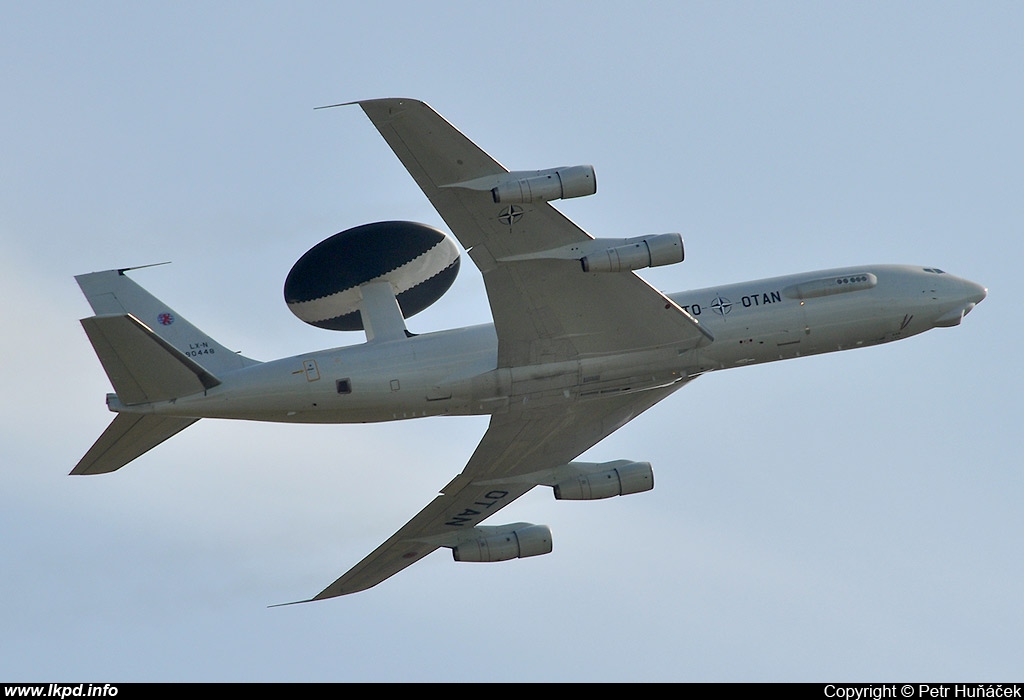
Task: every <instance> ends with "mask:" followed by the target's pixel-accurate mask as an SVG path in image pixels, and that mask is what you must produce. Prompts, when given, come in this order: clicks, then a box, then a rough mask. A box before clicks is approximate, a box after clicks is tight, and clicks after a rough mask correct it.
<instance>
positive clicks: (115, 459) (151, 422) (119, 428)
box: [71, 413, 199, 474]
mask: <svg viewBox="0 0 1024 700" xmlns="http://www.w3.org/2000/svg"><path fill="white" fill-rule="evenodd" d="M197 420H199V419H198V418H177V417H173V416H155V415H153V414H151V413H142V414H140V413H119V414H117V416H116V417H115V418H114V422H113V423H111V424H110V426H109V427H108V428H107V429H106V430H104V431H103V434H102V435H100V439H99V440H97V441H96V444H94V445H93V446H92V447H91V448H90V449H89V451H88V452H86V453H85V456H84V457H82V459H81V460H79V462H78V464H77V465H76V466H75V468H74V469H72V470H71V473H72V474H106V473H107V472H112V471H114V470H116V469H120V468H121V467H123V466H124V465H126V464H128V462H130V461H132V460H133V459H135V458H136V457H138V456H140V455H142V454H144V453H146V452H148V451H149V450H151V449H153V448H154V447H156V446H157V445H159V444H160V443H161V442H163V441H164V440H166V439H167V438H169V437H173V436H174V435H177V434H178V433H180V432H181V431H182V430H184V429H185V428H187V427H188V426H190V425H192V424H193V423H195V422H196V421H197Z"/></svg>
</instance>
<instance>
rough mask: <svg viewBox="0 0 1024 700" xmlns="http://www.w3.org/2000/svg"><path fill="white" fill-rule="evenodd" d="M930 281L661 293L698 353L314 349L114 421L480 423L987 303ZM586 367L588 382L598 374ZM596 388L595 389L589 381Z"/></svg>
mask: <svg viewBox="0 0 1024 700" xmlns="http://www.w3.org/2000/svg"><path fill="white" fill-rule="evenodd" d="M985 294H986V292H985V289H984V288H983V287H981V286H979V285H977V284H974V283H973V282H969V281H967V280H964V279H961V278H958V277H955V276H953V275H950V274H946V273H943V272H941V271H938V270H934V269H933V268H920V267H912V266H895V265H869V266H862V267H851V268H843V269H836V270H825V271H819V272H812V273H804V274H798V275H789V276H785V277H776V278H771V279H764V280H757V281H753V282H743V283H739V284H730V285H724V286H721V287H713V288H707V289H700V290H696V291H689V292H681V293H677V294H671V295H669V297H670V298H671V299H672V300H673V301H674V302H675V303H676V304H678V305H679V306H680V307H682V308H683V309H684V310H686V311H688V312H689V313H690V314H691V315H692V316H693V317H694V318H695V319H696V320H697V321H699V322H700V324H701V325H702V326H703V327H704V328H705V329H706V330H707V331H709V332H710V334H711V335H712V336H714V340H713V341H712V342H710V343H707V344H706V345H703V346H702V347H699V348H697V349H695V350H686V351H685V352H673V351H672V349H671V348H668V349H666V348H660V349H647V350H645V351H642V352H636V353H630V354H628V355H620V356H615V357H601V358H583V359H579V360H574V361H572V362H562V363H557V364H556V365H539V366H534V367H527V368H498V367H497V357H498V341H497V336H496V334H495V331H494V327H493V326H492V325H490V324H487V325H479V326H471V327H466V328H459V329H453V330H447V331H440V332H436V333H427V334H423V335H418V336H413V337H410V338H402V339H399V340H393V341H387V342H369V343H364V344H361V345H355V346H350V347H343V348H336V349H331V350H322V351H317V352H313V353H308V354H305V355H296V356H294V357H290V358H285V359H281V360H275V361H271V362H265V363H261V364H256V365H253V366H251V367H245V368H243V369H239V370H237V371H234V372H231V373H229V374H227V375H225V376H222V377H221V380H222V382H223V383H222V384H221V385H220V386H216V387H214V388H212V389H209V390H208V391H206V392H203V393H201V394H196V395H193V396H187V397H182V398H179V399H176V400H173V401H167V402H161V403H154V404H147V405H145V406H140V407H125V406H122V405H121V404H120V403H119V402H118V401H117V399H116V397H112V398H111V399H110V402H111V403H110V407H111V409H112V410H116V411H142V412H146V413H159V414H166V415H176V416H191V417H212V418H237V419H247V420H262V421H275V422H298V423H359V422H377V421H388V420H400V419H405V418H418V417H423V416H436V415H473V414H490V413H493V412H495V411H500V410H503V408H505V407H507V406H508V405H509V402H510V401H525V400H544V401H551V402H557V401H572V400H580V399H585V398H587V397H588V396H590V395H594V394H600V393H602V392H604V391H629V390H640V389H644V388H652V387H654V386H664V385H667V384H671V383H673V382H678V381H681V380H685V379H687V378H692V377H694V376H696V375H698V374H701V373H704V372H708V371H713V370H719V369H728V368H730V367H738V366H743V365H747V364H754V363H761V362H771V361H774V360H784V359H789V358H793V357H800V356H804V355H814V354H818V353H824V352H832V351H836V350H847V349H851V348H856V347H863V346H868V345H877V344H879V343H885V342H889V341H892V340H898V339H901V338H906V337H909V336H911V335H915V334H917V333H921V332H923V331H926V330H929V329H931V328H934V327H936V326H951V325H956V324H958V323H959V322H960V319H961V318H962V317H963V315H964V314H966V313H967V312H969V311H970V310H971V309H972V308H973V307H974V305H975V304H977V303H978V302H980V301H981V300H982V299H983V298H984V297H985ZM595 368H596V369H595ZM592 377H601V378H602V379H601V381H599V382H597V383H596V384H594V385H591V384H588V383H587V382H588V381H589V379H590V378H592Z"/></svg>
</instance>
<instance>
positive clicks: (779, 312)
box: [71, 99, 986, 602]
mask: <svg viewBox="0 0 1024 700" xmlns="http://www.w3.org/2000/svg"><path fill="white" fill-rule="evenodd" d="M351 104H358V105H359V106H360V107H361V108H362V109H363V111H364V112H365V113H366V115H367V116H368V117H369V118H370V121H371V122H372V123H373V125H374V126H375V127H376V128H377V130H378V131H379V132H380V134H381V135H382V136H383V137H384V139H385V140H386V141H387V143H388V145H389V146H391V148H392V150H394V152H395V154H396V155H397V156H398V158H399V159H400V160H401V161H402V164H403V165H404V166H405V167H406V169H407V170H408V171H409V173H410V174H411V175H412V177H413V179H415V181H416V183H417V184H418V185H419V186H420V188H421V189H422V190H423V192H424V194H426V196H427V197H428V198H429V199H430V202H431V203H432V204H433V205H434V207H435V208H436V209H437V211H438V213H439V214H440V215H441V218H443V219H444V221H445V222H446V223H447V225H448V226H449V227H450V228H451V231H452V233H454V235H455V237H456V238H457V239H458V241H459V243H461V244H462V247H463V248H464V249H465V250H466V251H467V252H468V253H469V257H470V258H471V259H472V261H473V263H474V264H475V265H476V266H477V268H479V270H480V272H481V273H482V275H483V280H484V284H485V287H486V290H487V297H488V300H489V302H490V306H491V312H492V315H493V320H494V323H493V325H480V326H473V327H468V328H457V329H452V330H444V331H440V332H435V333H425V334H422V335H413V334H411V333H409V332H408V331H407V330H406V325H405V320H404V319H405V318H406V317H408V316H410V315H412V314H413V313H416V312H417V311H420V310H422V309H423V308H425V307H426V306H427V305H429V304H430V303H432V302H434V301H436V299H437V298H438V297H439V296H440V295H441V294H443V293H444V291H445V290H446V289H447V288H448V287H449V286H450V284H451V283H452V281H453V279H454V277H455V274H456V273H457V271H458V267H459V249H458V247H457V246H456V244H455V243H454V241H452V239H451V238H450V237H449V236H448V235H446V234H445V233H443V232H441V231H439V230H437V229H435V228H432V227H429V226H425V225H422V224H415V223H411V222H380V223H374V224H368V225H365V226H359V227H357V228H355V229H350V230H348V231H344V232H342V233H340V234H337V235H335V236H332V237H331V238H329V239H327V240H325V241H323V242H322V243H320V244H319V245H317V246H315V247H314V248H313V249H312V250H310V251H309V252H308V253H306V254H305V255H304V256H303V257H302V258H301V259H300V260H299V261H298V262H297V263H296V264H295V266H294V267H293V268H292V270H291V272H290V273H289V275H288V279H287V281H286V283H285V298H286V301H287V303H288V305H289V307H290V308H291V309H292V311H294V312H295V314H296V315H298V316H299V317H300V318H301V319H303V320H304V321H306V322H308V323H312V324H313V325H316V326H320V327H323V328H330V329H339V330H363V331H365V334H366V342H365V343H363V344H359V345H354V346H349V347H342V348H337V349H332V350H321V351H315V352H310V353H307V354H303V355H296V356H295V357H289V358H285V359H281V360H275V361H272V362H258V361H255V360H252V359H249V358H247V357H244V356H242V355H240V354H236V353H234V352H231V351H230V350H228V349H227V348H226V347H225V346H223V345H221V344H220V343H218V342H216V341H215V340H213V339H212V338H211V337H209V336H207V335H205V334H204V333H202V332H201V331H199V330H198V329H197V328H195V327H194V326H192V325H191V324H190V323H189V322H188V321H186V320H185V319H184V318H183V317H182V316H180V315H179V314H178V313H177V312H176V311H174V310H172V309H171V308H170V307H168V306H167V305H166V304H164V303H163V302H162V301H160V300H158V299H156V298H155V297H153V296H152V295H150V294H149V293H148V292H146V291H145V290H144V289H142V287H140V286H139V285H138V284H136V283H135V282H134V281H132V280H131V279H129V278H128V277H127V276H126V275H125V272H126V270H110V271H107V272H96V273H92V274H86V275H81V276H79V277H77V278H76V279H77V280H78V283H79V285H80V286H81V288H82V291H83V292H84V293H85V296H86V297H87V299H88V301H89V303H90V304H91V306H92V308H93V310H94V311H95V314H96V315H95V316H92V317H90V318H86V319H83V320H82V325H83V327H84V328H85V331H86V333H87V335H88V337H89V340H90V341H91V342H92V344H93V347H94V348H95V350H96V354H97V355H98V356H99V359H100V362H101V363H102V364H103V367H104V369H105V370H106V372H107V375H108V376H109V378H110V380H111V383H112V384H113V387H114V390H115V392H116V393H114V394H108V395H107V406H108V408H109V409H110V410H111V411H113V412H115V413H116V414H117V415H116V417H115V418H114V421H113V423H112V424H111V425H110V427H109V428H108V429H107V430H106V431H105V432H104V433H103V435H102V436H101V437H100V438H99V440H98V441H97V442H96V443H95V444H94V445H93V447H92V448H91V449H90V450H89V451H88V453H87V454H86V455H85V456H84V457H83V458H82V460H81V461H80V462H79V463H78V465H77V466H76V467H75V468H74V470H73V471H72V472H71V473H72V474H97V473H103V472H110V471H114V470H115V469H120V468H121V467H122V466H124V465H125V464H127V463H128V462H130V461H132V460H133V459H135V458H136V457H138V456H140V455H141V454H143V453H145V452H146V451H147V450H149V449H151V448H153V447H154V446H156V445H158V444H159V443H161V442H162V441H164V440H166V439H167V438H169V437H171V436H172V435H175V434H176V433H178V432H180V431H181V430H183V429H184V428H187V427H188V426H189V425H191V424H192V423H194V422H196V421H197V420H199V419H200V418H235V419H244V420H260V421H279V422H291V423H360V422H368V421H390V420H401V419H406V418H418V417H422V416H441V415H449V416H451V415H488V416H490V424H489V425H488V428H487V431H486V432H485V433H484V436H483V438H482V439H481V441H480V444H479V446H478V447H477V449H476V451H475V452H474V453H473V456H472V457H471V458H470V460H469V463H468V464H467V465H466V467H465V469H463V471H462V472H461V473H460V474H458V475H457V476H456V477H455V478H454V479H452V480H451V482H449V483H448V484H447V485H446V486H445V487H444V488H443V489H441V492H440V494H439V495H438V496H437V497H436V498H434V499H433V500H432V501H431V502H430V503H429V504H427V506H426V507H425V508H424V509H423V510H422V511H420V512H419V513H418V514H417V515H416V516H415V517H413V519H412V520H410V521H409V522H408V523H407V524H406V525H405V526H403V527H402V528H401V529H400V530H399V531H398V532H396V533H395V534H394V535H393V536H392V537H391V538H390V539H388V540H387V541H386V542H384V544H382V545H381V546H380V547H378V548H377V549H376V550H374V551H373V552H371V553H370V554H369V555H368V556H367V557H366V558H365V559H363V560H362V561H361V562H359V563H358V564H356V565H355V566H354V567H352V568H351V569H350V570H349V571H348V572H347V573H345V574H344V575H342V576H341V577H340V578H339V579H338V580H336V581H335V582H334V583H332V584H331V585H329V586H327V588H325V589H324V590H323V591H321V592H320V593H318V594H317V595H316V596H314V597H313V598H311V599H310V600H321V599H324V598H331V597H334V596H339V595H344V594H347V593H355V592H357V591H362V590H365V589H367V588H370V587H371V586H374V585H376V584H378V583H380V582H381V581H383V580H385V579H386V578H388V577H390V576H392V575H394V574H396V573H398V572H399V571H401V570H402V569H404V568H405V567H407V566H409V565H410V564H413V563H414V562H416V561H418V560H420V559H422V558H423V557H425V556H427V555H428V554H430V553H431V552H433V551H434V550H436V549H438V548H439V547H447V548H450V549H451V550H452V551H453V554H454V558H455V559H456V560H457V561H478V562H492V561H502V560H506V559H513V558H517V557H527V556H533V555H538V554H546V553H548V552H550V551H551V532H550V531H549V530H548V528H547V527H546V526H543V525H533V524H529V523H513V524H509V525H500V526H485V525H481V522H482V521H483V520H485V519H487V518H489V517H491V516H493V515H494V514H495V513H497V512H498V511H499V510H501V509H502V508H504V507H505V506H507V505H508V504H510V503H512V502H513V501H514V500H515V499H516V498H518V497H520V496H522V495H523V494H524V493H526V492H527V491H529V490H531V489H532V488H534V487H535V486H541V485H543V486H549V487H552V488H553V489H554V495H555V498H558V499H577V500H579V499H582V500H588V499H599V498H607V497H611V496H618V495H626V494H632V493H638V492H642V491H646V490H648V489H651V488H652V487H653V485H654V482H653V479H654V476H653V471H652V469H651V465H650V464H649V463H647V462H643V461H634V460H627V459H623V460H617V461H612V462H606V463H601V464H595V463H583V462H576V461H574V460H575V459H576V458H577V457H578V456H579V455H581V454H582V453H583V452H585V451H586V450H587V449H589V448H590V447H591V446H593V445H595V444H596V443H598V442H600V441H601V440H602V439H604V438H605V437H606V436H608V435H609V434H611V433H612V432H614V431H615V430H617V429H618V428H620V427H622V426H623V425H625V424H626V423H627V422H629V421H630V420H632V419H633V418H635V417H636V416H638V415H639V414H640V413H642V412H643V411H645V410H646V409H648V408H650V407H651V406H653V405H654V404H656V403H657V402H659V401H661V400H662V399H664V398H665V397H667V396H668V395H669V394H671V393H673V392H674V391H676V390H678V389H680V388H682V387H683V386H684V385H685V384H686V383H687V382H689V381H691V380H692V379H694V378H696V377H698V376H700V375H702V374H704V373H706V372H711V371H714V370H720V369H727V368H730V367H740V366H743V365H748V364H752V363H760V362H771V361H774V360H782V359H787V358H794V357H800V356H804V355H813V354H817V353H824V352H832V351H835V350H846V349H849V348H857V347H864V346H869V345H876V344H879V343H885V342H889V341H892V340H898V339H901V338H906V337H909V336H911V335H915V334H917V333H921V332H923V331H926V330H929V329H931V328H935V327H937V326H943V327H944V326H955V325H958V324H959V323H960V321H961V319H962V318H963V317H964V315H966V314H967V313H968V312H969V311H970V310H971V309H973V308H974V306H975V304H977V303H979V302H980V301H981V300H982V299H984V298H985V295H986V290H985V289H984V288H983V287H981V286H979V285H977V284H975V283H973V282H969V281H967V280H964V279H960V278H958V277H954V276H953V275H950V274H946V273H944V272H943V271H942V270H939V269H936V268H934V267H914V266H897V265H861V266H857V267H850V268H843V269H836V270H825V271H820V272H810V273H806V274H797V275H789V276H785V277H777V278H773V279H764V280H758V281H753V282H743V283H740V284H728V285H723V286H720V287H714V288H709V289H701V290H697V291H691V292H683V293H678V294H669V295H666V294H662V293H661V292H659V291H657V290H656V289H654V288H653V287H651V286H650V285H648V284H647V283H646V282H645V281H644V280H643V279H641V278H640V277H638V276H637V275H636V274H635V273H634V270H639V269H643V268H646V267H654V266H659V265H668V264H673V263H678V262H681V261H682V259H683V242H682V239H681V237H680V236H679V235H678V234H659V235H647V236H639V237H636V238H626V239H594V238H592V237H591V236H590V235H588V234H587V233H585V232H584V231H582V230H581V229H580V228H579V227H577V226H576V225H575V224H573V223H572V222H571V221H569V220H568V219H566V218H565V217H564V216H563V215H562V214H561V213H559V212H558V211H557V210H556V209H554V208H553V207H552V206H551V205H550V204H549V203H548V202H550V201H553V200H557V199H563V198H569V197H580V196H585V195H590V194H594V193H595V192H596V180H595V176H594V170H593V168H591V167H590V166H575V167H565V168H553V169H550V170H539V171H524V172H509V171H508V170H507V169H506V168H504V167H503V166H501V165H499V164H498V163H497V162H496V161H495V160H494V159H492V158H491V157H490V156H489V155H487V154H486V153H484V152H483V151H482V150H480V148H478V147H477V146H476V145H475V144H473V143H472V142H471V141H470V140H469V139H467V138H466V137H465V136H464V135H463V134H461V133H460V132H459V131H458V130H457V129H455V128H454V127H453V126H452V125H451V124H449V123H448V122H446V121H445V120H444V119H443V118H442V117H441V116H439V115H438V114H437V113H436V112H434V111H433V110H432V109H431V108H430V107H428V106H427V105H425V104H423V103H422V102H418V101H416V100H410V99H381V100H370V101H364V102H358V103H351ZM303 602H305V601H303Z"/></svg>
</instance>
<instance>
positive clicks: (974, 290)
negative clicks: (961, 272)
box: [964, 280, 988, 304]
mask: <svg viewBox="0 0 1024 700" xmlns="http://www.w3.org/2000/svg"><path fill="white" fill-rule="evenodd" d="M964 281H965V282H967V287H968V289H969V292H968V293H969V294H970V296H968V297H967V298H968V299H970V300H971V301H972V302H973V303H975V304H980V303H981V302H982V300H983V299H984V298H985V297H987V296H988V289H986V288H985V287H982V286H981V285H980V284H976V283H974V282H970V281H967V280H964Z"/></svg>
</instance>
